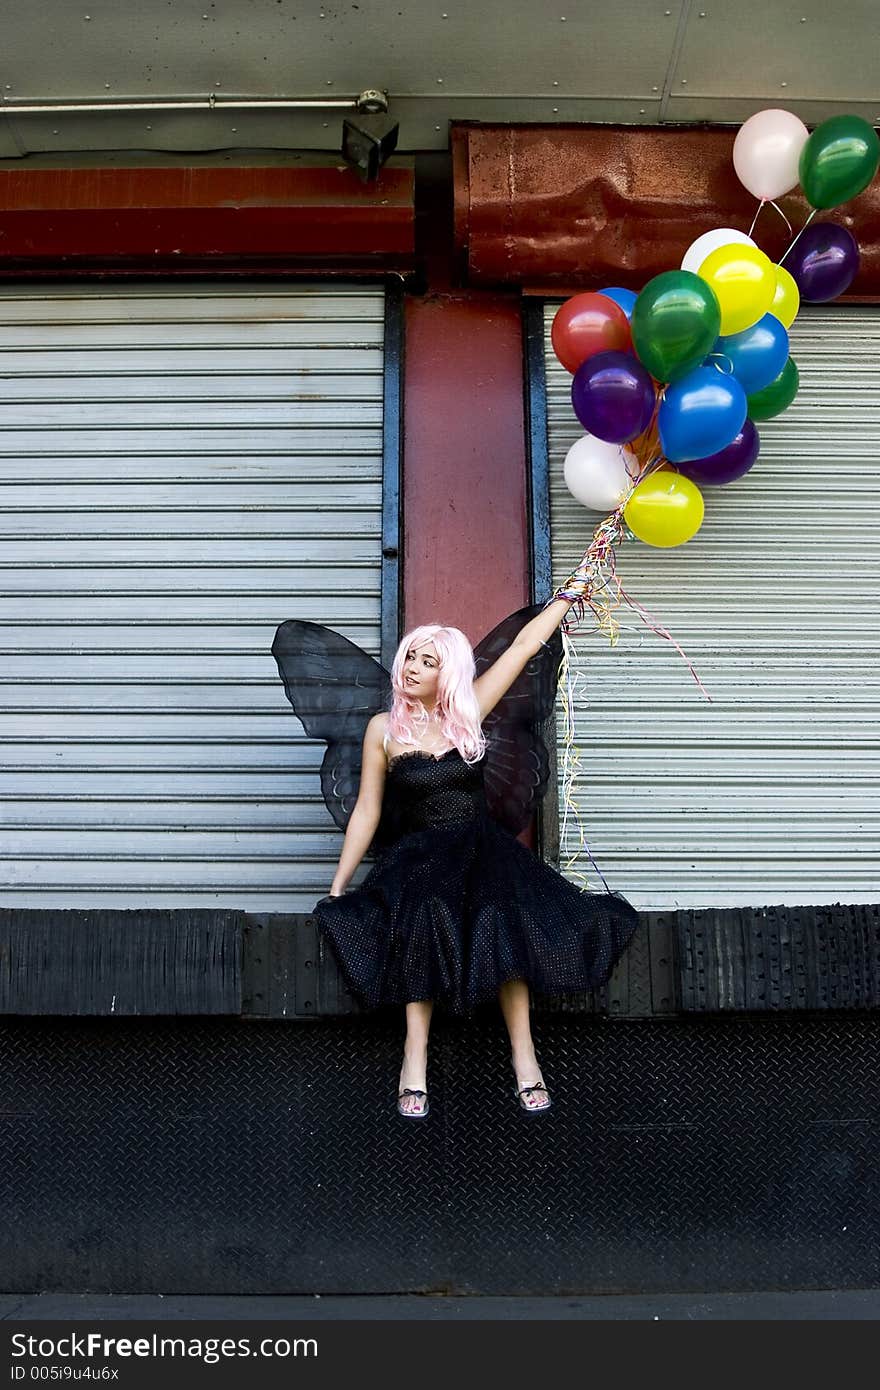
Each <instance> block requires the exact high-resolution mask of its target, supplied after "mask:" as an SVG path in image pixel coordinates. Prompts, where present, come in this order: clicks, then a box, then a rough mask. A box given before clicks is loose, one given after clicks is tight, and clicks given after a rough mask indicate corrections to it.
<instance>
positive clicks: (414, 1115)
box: [397, 1086, 430, 1120]
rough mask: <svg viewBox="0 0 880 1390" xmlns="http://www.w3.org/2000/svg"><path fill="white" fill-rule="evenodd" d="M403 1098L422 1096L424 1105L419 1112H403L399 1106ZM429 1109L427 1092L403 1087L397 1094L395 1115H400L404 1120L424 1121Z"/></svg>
mask: <svg viewBox="0 0 880 1390" xmlns="http://www.w3.org/2000/svg"><path fill="white" fill-rule="evenodd" d="M404 1096H424V1097H425V1104H424V1106H423V1107H422V1109H421V1110H404V1109H403V1107H402V1106H401V1104H400V1102H401V1101H402V1100H403V1098H404ZM429 1108H430V1107H429V1104H428V1092H427V1091H416V1090H414V1089H413V1088H412V1087H411V1086H404V1088H403V1090H402V1091H400V1092H399V1093H398V1096H397V1113H398V1115H402V1116H403V1118H404V1119H405V1120H424V1118H425V1116H426V1115H427V1113H428V1110H429Z"/></svg>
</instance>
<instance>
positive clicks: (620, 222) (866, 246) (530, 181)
mask: <svg viewBox="0 0 880 1390" xmlns="http://www.w3.org/2000/svg"><path fill="white" fill-rule="evenodd" d="M736 130H737V128H736V127H732V126H726V127H720V128H718V127H716V128H706V127H699V128H694V127H678V128H673V129H668V128H664V129H658V128H654V127H648V128H646V127H637V126H606V125H603V126H586V125H578V126H564V125H550V126H548V125H529V126H519V125H508V126H501V125H466V124H462V125H457V126H454V127H453V130H452V150H453V170H454V176H455V237H456V251H457V254H458V258H459V263H460V264H461V265H463V267H464V269H465V272H466V277H467V282H468V283H470V284H471V285H481V286H490V285H494V286H498V285H520V286H541V287H546V288H547V289H548V290H555V291H556V292H557V293H559V292H560V291H562V292H569V291H570V290H573V289H576V288H596V287H599V286H601V285H607V284H619V285H627V286H630V287H631V288H633V289H640V288H641V286H642V285H644V284H645V282H646V281H647V280H649V279H650V278H651V277H652V276H654V275H658V274H659V273H660V272H661V271H664V270H670V269H673V268H676V267H678V266H679V265H680V264H681V258H682V256H683V254H684V252H685V250H686V249H687V247H688V246H689V245H690V243H691V242H692V241H693V240H694V239H695V237H697V236H698V235H699V234H700V233H701V232H703V231H706V230H708V228H710V227H738V228H740V229H741V230H743V231H747V230H748V228H749V225H750V223H751V221H752V218H753V216H754V213H755V210H756V208H757V201H756V200H755V199H754V198H752V196H751V195H750V194H749V193H748V192H747V191H746V190H745V189H744V188H743V187H742V185H741V184H740V182H739V180H738V179H737V177H736V174H735V172H734V168H733V160H732V150H733V141H734V139H735V136H736ZM780 206H781V207H782V208H783V210H784V211H785V213H786V215H787V217H788V218H789V221H790V222H791V223H792V225H793V226H794V227H795V228H798V227H800V226H802V225H803V222H804V220H805V219H806V217H807V215H808V213H809V211H810V209H809V207H808V205H807V204H806V202H805V200H804V199H803V197H802V196H801V195H800V194H799V193H795V194H789V195H787V196H786V197H785V198H783V199H781V200H780ZM818 217H819V218H821V219H824V218H825V217H828V218H829V219H830V220H832V221H835V222H839V223H841V224H843V225H844V226H846V227H848V228H849V229H850V231H851V232H852V233H853V235H854V236H855V238H856V240H857V241H858V243H859V246H860V248H861V253H862V266H861V270H860V272H859V275H858V277H857V278H856V280H855V282H854V284H853V286H852V289H851V291H850V294H849V295H848V296H847V297H848V298H872V297H874V296H876V295H877V294H878V293H880V181H876V180H875V182H874V185H873V186H872V187H871V188H869V189H867V190H866V191H865V192H864V193H862V194H861V195H860V196H859V197H858V198H855V199H853V200H852V201H851V202H850V203H846V204H844V205H843V206H842V207H840V208H835V209H833V210H831V211H830V212H828V213H827V214H825V213H821V214H818ZM756 239H757V240H758V243H759V245H760V246H761V247H762V248H763V249H764V250H765V251H766V252H767V254H768V255H769V256H771V258H773V259H776V258H777V257H779V256H780V255H781V254H782V252H783V251H784V250H785V247H786V245H787V244H788V241H789V240H790V237H789V234H788V233H787V231H786V228H785V226H784V224H783V222H782V220H781V218H780V217H779V216H778V214H777V213H776V212H774V211H773V209H772V208H770V207H767V208H765V209H764V210H763V212H762V214H761V218H760V221H759V223H758V227H757V232H756Z"/></svg>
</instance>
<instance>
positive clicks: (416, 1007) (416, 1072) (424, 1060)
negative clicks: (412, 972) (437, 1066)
mask: <svg viewBox="0 0 880 1390" xmlns="http://www.w3.org/2000/svg"><path fill="white" fill-rule="evenodd" d="M433 1008H434V1003H433V1000H431V999H416V1000H413V1002H412V1003H410V1004H407V1006H406V1042H405V1043H404V1045H403V1066H402V1067H401V1068H400V1085H399V1086H398V1088H397V1091H398V1095H399V1094H400V1092H401V1091H403V1090H404V1088H405V1087H410V1088H411V1089H412V1090H415V1091H427V1089H428V1081H427V1075H428V1031H429V1029H430V1027H431V1012H432V1010H433ZM425 1105H426V1101H425V1097H424V1096H403V1097H402V1099H401V1101H400V1108H401V1110H406V1111H408V1112H409V1113H410V1114H420V1113H421V1111H423V1110H424V1108H425Z"/></svg>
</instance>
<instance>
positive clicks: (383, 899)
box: [315, 816, 638, 1014]
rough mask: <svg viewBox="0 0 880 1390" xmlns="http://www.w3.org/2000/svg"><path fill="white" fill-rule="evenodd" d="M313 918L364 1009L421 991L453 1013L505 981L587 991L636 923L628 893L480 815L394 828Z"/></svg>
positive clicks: (600, 979) (606, 971)
mask: <svg viewBox="0 0 880 1390" xmlns="http://www.w3.org/2000/svg"><path fill="white" fill-rule="evenodd" d="M315 917H316V919H317V923H318V928H319V930H320V932H321V934H322V936H323V938H324V939H325V940H326V941H327V942H328V943H329V945H330V947H331V949H332V951H333V953H334V955H335V957H336V960H337V961H338V964H339V967H340V970H341V972H342V974H343V977H344V979H345V981H346V984H347V985H348V988H349V990H350V991H351V993H352V994H353V995H354V997H355V998H356V999H357V1000H358V1002H359V1003H360V1004H361V1005H362V1006H363V1007H364V1008H368V1009H373V1008H378V1007H380V1006H382V1005H391V1004H394V1005H401V1004H405V1003H407V1002H409V1001H411V1000H418V999H426V1000H427V999H430V1000H433V1001H435V1002H437V1003H440V1004H441V1005H442V1006H444V1007H445V1008H446V1009H447V1010H449V1011H450V1012H452V1013H455V1014H467V1013H470V1012H471V1011H472V1010H473V1009H474V1008H475V1007H476V1005H478V1004H480V1003H481V1002H483V1001H485V1000H489V999H491V998H493V997H494V996H495V995H496V994H497V992H498V987H499V985H501V984H502V983H503V982H504V981H505V980H514V979H521V980H525V981H526V982H527V983H528V984H529V986H530V987H531V988H532V989H533V990H534V991H535V992H537V993H539V994H560V993H566V992H568V991H578V990H586V989H593V988H595V987H596V986H598V985H601V984H603V983H604V982H605V981H606V980H607V979H608V976H609V975H610V973H611V971H612V969H613V968H614V965H615V964H616V962H617V961H618V959H619V958H620V956H621V955H622V953H623V951H624V950H625V949H626V946H627V944H628V943H629V941H630V938H631V937H632V935H633V932H634V931H635V929H636V926H637V925H638V914H637V913H636V911H635V909H634V908H633V907H632V905H631V904H630V903H629V902H627V900H626V898H624V897H622V896H621V895H620V894H617V893H587V892H584V891H582V890H581V889H579V888H578V887H576V886H575V885H574V884H573V883H570V882H569V881H568V880H567V879H565V878H563V877H562V876H561V875H560V874H558V873H557V872H556V871H555V870H554V869H552V868H551V867H550V866H549V865H548V864H545V863H543V862H542V861H541V860H540V859H538V858H537V857H536V856H535V855H534V854H533V853H532V852H531V850H529V849H527V848H526V847H525V846H524V845H522V844H520V842H519V841H518V840H517V839H516V838H515V837H514V836H513V835H511V834H510V833H509V832H508V831H506V830H504V829H503V828H502V827H501V826H499V825H497V824H496V823H495V822H494V821H493V820H491V819H490V818H489V817H488V816H479V817H477V818H475V819H469V820H465V821H462V822H459V823H453V824H445V825H433V826H431V827H429V828H428V829H425V830H420V831H415V832H413V833H411V834H407V835H404V836H402V838H400V839H399V840H398V841H397V842H396V843H394V844H393V845H391V847H390V848H388V849H386V850H385V851H384V852H383V853H382V854H381V855H380V857H379V858H378V859H377V861H376V863H375V864H374V865H373V867H372V869H371V870H370V873H369V874H368V876H367V877H366V879H365V880H364V882H363V883H362V884H361V885H360V887H358V888H356V889H354V890H352V891H350V892H348V893H345V894H343V895H342V896H341V897H338V898H322V899H321V901H320V902H319V903H318V904H317V906H316V908H315Z"/></svg>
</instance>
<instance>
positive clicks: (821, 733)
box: [545, 303, 880, 909]
mask: <svg viewBox="0 0 880 1390" xmlns="http://www.w3.org/2000/svg"><path fill="white" fill-rule="evenodd" d="M557 307H558V305H557V304H556V303H554V304H548V305H546V306H545V344H546V345H545V362H546V371H547V383H548V433H549V454H550V480H551V481H550V490H551V536H552V541H551V547H552V561H553V574H554V577H555V579H556V581H557V582H558V581H559V580H560V579H562V578H564V576H565V575H566V574H567V573H569V571H570V568H571V566H572V565H573V563H575V562H576V561H577V560H578V559H579V558H580V556H581V554H582V553H583V551H584V550H585V548H586V547H587V545H588V544H589V542H590V539H591V536H592V532H593V528H594V526H595V525H596V524H597V523H598V521H599V520H600V519H601V518H600V517H599V516H598V515H597V514H596V513H593V512H588V511H587V510H586V509H585V508H583V507H582V506H580V505H579V504H578V503H576V502H575V501H574V499H573V498H572V497H571V495H570V494H569V492H568V491H567V489H566V487H565V484H564V481H563V473H562V470H563V463H564V459H565V454H566V451H567V450H568V448H569V447H570V445H571V444H572V443H573V442H574V440H575V439H576V438H577V437H578V436H579V435H580V434H582V433H583V430H582V429H581V427H580V425H579V424H578V421H577V419H576V417H575V415H574V413H573V411H572V408H571V377H570V376H569V374H568V373H567V372H566V371H565V370H564V369H563V368H562V367H561V366H560V365H559V363H558V362H557V360H556V358H555V356H554V354H553V351H552V348H551V346H550V327H551V324H552V320H553V315H554V313H555V311H556V308H557ZM791 351H792V355H793V357H794V358H795V360H796V362H797V363H798V367H799V369H800V375H801V386H800V392H799V395H798V397H797V399H796V400H795V402H794V404H793V405H792V406H790V407H789V409H788V410H787V411H786V412H785V413H784V414H783V415H781V416H779V417H777V418H776V419H775V420H771V421H768V422H766V423H765V424H763V425H760V426H759V432H760V434H761V453H760V456H759V458H758V461H757V463H756V464H755V466H754V467H753V469H752V470H751V471H750V472H749V473H748V474H747V475H746V476H745V477H744V478H741V479H739V480H738V481H736V482H734V483H732V484H729V485H727V486H725V487H715V488H710V487H706V488H704V489H703V495H704V497H705V501H706V515H705V519H704V521H703V525H702V527H701V529H700V531H699V532H698V533H697V535H696V536H695V537H694V538H693V539H692V540H691V541H689V542H688V543H687V544H686V545H683V546H680V547H677V548H675V549H671V550H658V549H655V548H652V547H650V546H647V545H644V544H642V542H640V541H635V540H634V541H627V542H625V543H624V544H622V545H621V546H620V547H619V548H618V551H617V560H618V572H619V574H620V575H621V577H622V579H623V582H624V585H625V587H626V588H627V590H628V591H629V593H631V594H632V595H633V597H634V598H637V599H638V600H639V601H640V602H641V603H642V604H644V605H645V606H646V608H647V609H649V610H650V612H651V613H652V614H653V615H654V616H655V617H656V619H658V620H659V622H660V623H662V624H663V625H665V626H666V627H667V628H668V629H669V631H670V632H671V634H672V635H673V637H675V639H676V640H677V641H678V642H679V643H680V645H681V646H682V647H683V649H684V651H685V653H686V654H687V656H688V657H689V658H690V660H691V661H692V663H693V664H694V666H695V668H696V670H697V672H698V674H699V676H700V678H701V679H702V681H703V683H704V685H705V686H706V688H707V690H708V692H709V694H710V695H711V697H712V703H711V704H709V703H707V701H706V699H705V697H704V696H703V695H702V694H701V693H700V691H699V689H698V688H697V686H696V684H695V683H694V681H693V679H692V677H691V675H690V674H689V672H688V669H687V667H686V665H685V664H684V662H683V661H682V659H681V657H680V656H679V655H678V654H677V653H676V651H675V650H674V648H673V647H672V646H671V645H670V644H669V643H668V642H666V641H664V640H663V639H662V638H660V637H658V636H657V635H655V634H654V633H652V632H650V631H649V630H648V629H647V628H646V627H644V626H643V624H642V623H641V621H640V620H639V619H638V617H637V616H636V615H635V613H633V612H632V610H629V609H626V608H624V609H623V610H622V611H621V613H620V616H621V617H622V620H623V629H622V631H621V634H620V641H619V644H618V646H617V647H616V648H613V649H612V648H611V647H610V646H609V645H608V642H607V640H606V639H605V638H602V637H599V636H597V635H591V636H585V635H581V636H580V637H578V639H577V645H578V649H579V660H578V663H577V675H578V677H579V681H578V689H577V691H576V695H575V706H576V710H577V725H576V747H577V748H578V750H579V754H580V769H581V770H580V775H579V777H578V780H577V783H576V790H575V804H576V805H577V807H578V810H579V814H580V817H581V824H582V827H583V830H584V833H585V835H586V840H587V844H588V846H589V848H590V849H591V850H592V852H593V855H594V857H595V859H596V861H597V863H598V864H599V867H600V868H601V869H602V871H603V873H604V875H605V877H606V879H607V880H608V882H609V884H610V885H611V886H612V887H614V888H618V889H620V891H622V892H624V893H625V894H626V895H627V896H628V897H630V898H631V900H632V901H633V903H634V904H635V905H636V906H639V907H642V908H646V909H651V908H656V909H664V908H674V907H700V906H712V905H714V906H748V905H751V906H763V905H770V904H777V903H781V904H810V903H812V904H822V903H835V902H838V903H857V902H874V901H876V900H877V898H878V893H880V862H878V847H880V846H878V839H880V836H878V811H880V790H878V789H880V776H878V774H880V756H878V749H880V734H878V725H877V717H878V697H880V635H878V633H880V629H878V623H877V617H876V610H877V595H878V591H880V590H878V581H880V309H877V308H870V307H863V306H859V307H856V306H840V305H838V306H835V307H830V306H829V307H822V308H819V307H810V306H806V307H804V308H802V310H801V313H800V315H799V317H798V318H797V320H796V321H795V323H794V325H793V327H792V331H791ZM561 736H562V727H561V719H560V737H561ZM561 853H562V859H563V862H565V861H566V860H567V859H569V858H570V857H571V856H572V855H576V856H577V860H576V865H575V866H574V867H576V868H577V869H578V870H582V871H584V872H585V874H586V876H587V880H588V882H589V883H590V884H591V885H594V884H597V883H598V878H597V876H596V874H595V872H594V870H593V869H592V866H591V865H590V863H589V860H588V858H587V857H586V856H585V855H584V854H583V852H582V851H581V852H578V827H577V824H576V822H573V821H572V820H571V818H570V819H569V825H568V827H567V828H566V834H565V843H564V844H563V845H562V846H561Z"/></svg>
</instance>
